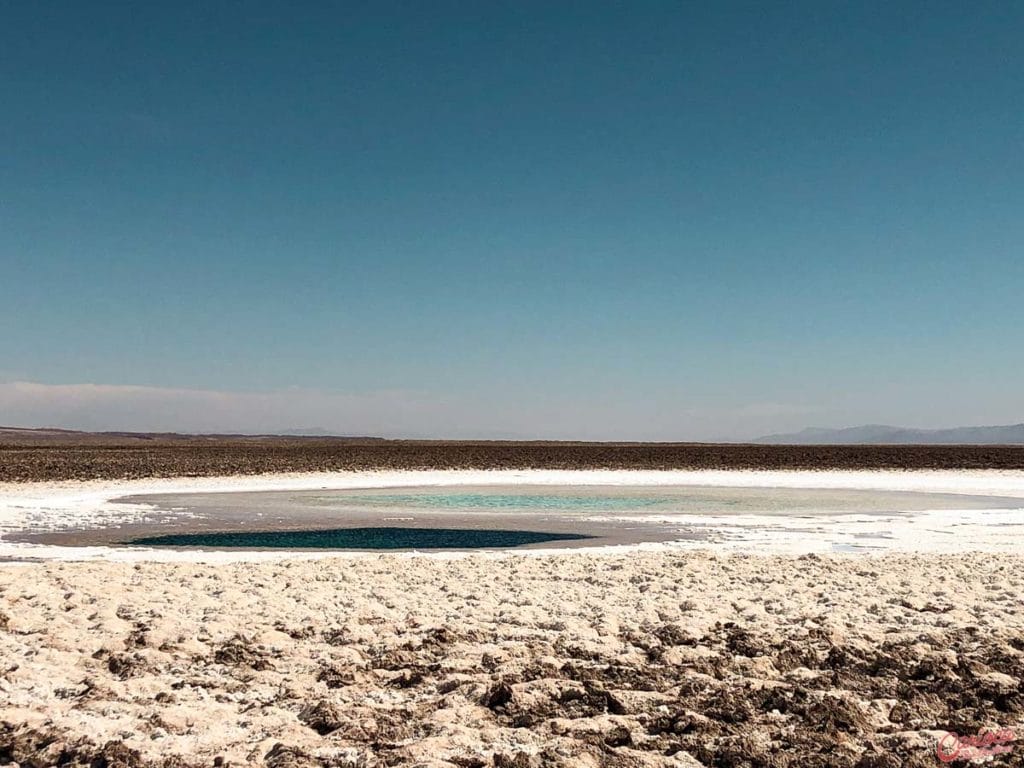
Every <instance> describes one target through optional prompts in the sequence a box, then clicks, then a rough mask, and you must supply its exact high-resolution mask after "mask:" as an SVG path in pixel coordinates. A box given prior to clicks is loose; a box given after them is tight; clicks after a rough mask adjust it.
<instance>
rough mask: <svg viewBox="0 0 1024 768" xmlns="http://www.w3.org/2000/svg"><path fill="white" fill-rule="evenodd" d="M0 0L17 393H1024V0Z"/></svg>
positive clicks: (217, 419)
mask: <svg viewBox="0 0 1024 768" xmlns="http://www.w3.org/2000/svg"><path fill="white" fill-rule="evenodd" d="M306 5H308V6H313V7H304V8H301V9H297V8H296V7H295V6H294V4H285V3H267V2H247V3H229V2H224V3H192V2H178V3H165V4H148V3H147V4H131V3H95V4H83V3H70V2H67V3H60V2H38V3H20V4H5V5H4V6H3V8H2V10H0V19H2V23H0V52H2V53H0V97H2V104H3V108H2V110H0V329H2V334H0V423H8V424H15V423H17V424H23V425H42V424H47V425H50V424H52V425H58V426H68V427H84V428H113V429H182V430H200V431H203V430H222V429H229V430H250V429H251V430H263V429H286V428H291V427H308V426H320V427H324V428H327V429H331V430H334V431H342V432H360V433H375V434H389V435H412V436H453V437H455V436H458V437H467V436H482V437H496V436H519V437H566V438H571V437H585V438H595V439H601V438H608V439H613V438H636V439H717V438H742V437H752V436H756V435H758V434H760V433H763V432H771V431H777V430H786V429H794V428H799V427H802V426H806V425H808V424H816V425H847V424H855V423H864V422H891V423H900V424H907V425H911V426H922V427H928V426H946V425H953V424H961V423H1001V422H1015V421H1022V420H1024V394H1022V393H1024V387H1022V386H1021V379H1022V374H1024V356H1022V354H1021V349H1022V348H1024V343H1022V341H1024V302H1022V301H1021V297H1022V296H1024V215H1022V212H1024V48H1022V47H1021V45H1020V40H1021V39H1022V37H1024V5H1021V4H1020V3H1009V2H1007V3H996V2H981V3H972V4H967V3H952V2H928V3H924V2H921V3H918V2H902V3H880V2H877V3H876V2H865V3H835V2H807V3H777V4H767V5H766V4H758V3H679V2H664V3H658V2H652V3H643V2H641V3H598V2H592V3H551V2H544V3H531V2H525V3H524V2H519V3H507V4H500V3H468V2H467V3H447V2H434V3H397V4H391V3H317V4H306Z"/></svg>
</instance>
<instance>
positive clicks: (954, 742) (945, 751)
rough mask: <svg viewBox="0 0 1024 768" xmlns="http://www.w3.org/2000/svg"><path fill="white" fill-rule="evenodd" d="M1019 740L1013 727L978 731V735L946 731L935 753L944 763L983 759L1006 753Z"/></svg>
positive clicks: (936, 746) (940, 738)
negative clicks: (962, 734)
mask: <svg viewBox="0 0 1024 768" xmlns="http://www.w3.org/2000/svg"><path fill="white" fill-rule="evenodd" d="M1016 740H1017V736H1016V734H1015V733H1014V732H1013V729H1012V728H1002V729H1000V730H997V731H985V730H982V731H978V735H977V736H971V735H968V736H960V735H959V734H956V733H945V734H943V735H942V736H940V737H939V741H938V743H937V744H936V745H935V755H936V756H937V757H938V758H939V760H941V761H942V762H944V763H952V762H954V761H957V760H963V761H971V760H976V761H981V760H987V759H988V758H991V757H995V756H996V755H1005V754H1006V753H1007V752H1009V751H1010V750H1012V749H1013V742H1014V741H1016Z"/></svg>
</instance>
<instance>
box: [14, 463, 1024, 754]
mask: <svg viewBox="0 0 1024 768" xmlns="http://www.w3.org/2000/svg"><path fill="white" fill-rule="evenodd" d="M516 478H520V479H521V480H520V481H521V482H526V481H527V480H528V481H529V482H531V483H534V484H543V483H545V482H550V483H553V484H567V483H570V482H574V481H578V482H581V483H588V484H594V483H596V482H601V481H603V482H609V483H627V482H628V483H629V484H633V485H642V484H645V483H649V484H655V483H659V482H662V483H664V482H666V481H670V482H671V483H673V484H685V483H686V482H691V483H693V484H702V485H713V484H716V483H718V484H747V485H750V486H757V485H759V484H766V483H775V484H777V485H783V484H788V486H787V487H848V488H856V487H861V488H862V487H869V488H880V489H888V490H920V491H941V492H945V493H961V494H969V495H978V494H980V495H985V494H997V495H1000V496H1005V497H1013V498H1020V497H1024V475H1022V473H1019V472H984V471H972V472H955V473H954V472H936V473H921V472H906V473H903V472H894V473H873V472H871V473H845V472H811V473H757V472H750V473H655V472H651V473H647V472H609V473H571V474H570V473H530V472H517V473H477V472H472V473H470V472H467V473H458V474H456V473H449V472H443V473H441V472H439V473H429V474H424V473H372V474H371V473H366V474H358V475H356V474H353V475H321V474H318V475H303V476H270V477H268V476H261V477H247V478H224V479H199V480H195V479H185V478H181V479H168V480H154V481H130V482H117V483H109V482H95V483H91V482H90V483H80V484H75V483H57V484H29V485H23V486H5V487H4V488H3V489H2V492H0V510H2V518H0V519H2V520H3V524H4V526H5V527H6V528H7V529H8V530H13V529H17V528H18V527H20V526H23V525H24V524H26V521H30V520H31V519H33V518H35V517H36V516H48V515H61V516H73V517H75V518H76V519H80V520H84V521H88V520H92V521H96V520H104V519H108V517H109V516H110V515H117V514H123V513H124V512H125V510H124V509H123V508H122V507H120V506H119V505H117V504H112V503H111V501H112V500H113V499H115V498H120V497H122V496H124V495H128V494H140V493H158V492H181V491H182V490H183V489H197V490H204V491H210V490H225V491H227V490H242V489H261V488H262V489H267V490H269V489H289V488H292V489H309V488H319V487H381V486H384V485H395V486H398V485H403V484H405V485H424V484H430V483H435V484H439V485H440V484H445V485H450V484H453V483H458V482H465V483H466V484H473V485H480V484H485V483H487V482H495V483H501V484H508V483H509V482H513V481H514V480H515V479H516ZM346 483H347V484H349V485H348V486H345V485H343V484H346ZM129 513H130V509H129ZM949 524H950V526H955V525H956V521H955V520H950V521H949ZM951 530H953V532H954V533H957V532H958V531H957V530H956V529H955V528H951ZM1000 530H1002V532H1003V536H1002V537H1001V538H1000V537H999V536H996V535H993V536H991V537H989V538H988V539H986V540H985V541H984V542H982V543H987V544H990V545H992V546H993V547H994V548H999V549H1001V551H999V552H996V551H985V550H984V549H979V548H978V547H977V546H976V543H977V541H979V540H980V539H971V538H969V537H966V536H960V535H955V536H954V537H953V538H954V540H955V542H956V544H955V546H956V547H958V549H957V551H945V550H944V551H943V552H935V551H923V552H922V551H906V552H899V551H891V552H888V553H885V554H879V555H875V556H872V557H865V556H860V555H821V554H802V555H795V554H781V553H780V554H771V553H768V554H764V553H759V552H757V551H756V550H757V549H758V547H759V546H760V545H756V546H754V547H751V548H750V550H752V551H730V550H725V549H722V548H720V547H710V548H709V547H704V548H697V549H692V550H685V551H684V550H679V549H673V548H671V547H659V548H657V549H655V550H651V549H649V548H632V549H626V550H617V549H603V550H596V551H594V550H580V551H573V552H558V551H555V552H547V553H537V552H531V553H529V555H525V554H521V553H486V554H460V555H458V556H455V555H451V554H432V555H413V554H387V555H378V554H362V555H350V556H344V557H338V556H321V557H320V558H318V559H312V558H309V557H308V556H303V557H295V556H294V555H293V554H288V553H273V554H272V556H271V555H266V554H263V553H260V554H259V557H258V558H255V559H254V558H253V557H248V558H245V559H243V560H241V561H239V560H237V559H236V560H235V561H232V562H228V561H224V562H212V563H211V562H206V561H208V560H210V559H214V560H217V559H218V558H220V557H221V556H220V555H211V554H209V553H207V554H205V555H196V554H194V553H159V554H158V555H146V556H145V557H142V559H141V560H138V561H136V562H131V561H124V560H122V559H119V558H124V557H127V555H125V554H117V555H116V557H113V558H111V556H110V555H111V553H112V550H106V549H103V550H97V551H89V552H85V553H78V552H74V551H70V552H65V553H64V554H63V559H59V560H50V561H45V562H38V563H29V564H21V565H18V566H17V567H14V566H8V567H0V658H2V659H3V669H2V675H0V755H2V756H3V757H5V759H7V760H9V761H13V762H16V763H18V764H20V765H39V766H42V765H52V764H57V763H61V764H81V765H85V764H93V765H126V766H142V765H145V766H149V765H168V766H170V765H177V766H181V765H197V766H198V765H211V764H213V762H214V761H215V760H218V759H219V763H220V764H228V765H253V766H255V765H269V766H328V765H334V766H364V767H367V768H369V767H372V766H385V765H409V766H414V765H416V766H432V767H434V768H441V767H444V768H452V767H458V768H465V766H495V767H501V766H564V767H565V768H569V767H570V766H572V767H575V766H595V767H596V766H611V767H614V768H618V767H620V766H621V767H622V768H627V767H629V768H639V767H642V766H691V767H692V766H695V765H706V766H713V765H764V766H798V765H799V766H807V765H810V766H815V765H818V766H849V767H851V768H852V767H853V766H858V767H859V768H872V767H877V766H886V767H888V766H900V765H909V766H925V765H927V766H932V765H935V764H936V756H935V749H936V744H937V743H938V740H939V739H940V738H941V737H942V736H943V734H944V733H945V732H946V731H956V732H957V733H959V734H969V733H977V732H978V730H979V729H981V728H990V729H991V728H998V729H1004V730H1005V729H1010V731H1009V732H1012V733H1014V734H1020V733H1022V732H1024V690H1022V687H1021V686H1022V680H1024V604H1022V599H1021V595H1022V594H1024V575H1022V574H1024V551H1022V544H1024V542H1022V540H1021V538H1020V536H1019V535H1018V534H1015V533H1013V531H1014V530H1016V529H1012V528H1001V529H1000ZM950 535H953V534H946V536H947V537H948V536H950ZM908 549H915V548H914V547H913V546H911V545H910V543H908ZM43 554H47V555H49V553H43ZM82 554H84V555H87V556H88V557H89V558H91V559H85V560H81V559H80V555H82ZM250 554H252V553H250ZM157 556H159V557H164V558H175V560H174V561H170V562H152V561H151V560H153V557H157ZM133 557H136V558H139V557H141V556H140V555H138V554H135V555H133ZM1011 747H1012V748H1014V749H1017V750H1021V749H1024V746H1021V745H1018V746H1016V747H1013V745H1012V744H1011ZM1010 754H1011V757H1013V756H1015V754H1014V753H1010ZM1018 757H1019V756H1018ZM1000 759H1006V758H1005V757H1003V758H1000Z"/></svg>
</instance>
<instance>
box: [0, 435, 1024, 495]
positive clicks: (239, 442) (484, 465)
mask: <svg viewBox="0 0 1024 768" xmlns="http://www.w3.org/2000/svg"><path fill="white" fill-rule="evenodd" d="M374 469H381V470H384V469H387V470H411V469H646V470H658V469H666V470H667V469H689V470H698V469H707V470H727V469H732V470H736V469H760V470H783V469H786V470H815V469H849V470H866V469H1024V445H993V446H988V445H986V446H979V445H842V446H826V445H822V446H813V445H809V446H801V445H745V444H702V443H575V442H497V441H495V442H488V441H414V440H379V439H373V438H287V437H239V436H223V437H220V436H213V437H194V436H179V435H145V434H130V435H104V434H89V433H60V432H49V433H45V434H44V435H42V436H40V435H39V434H38V433H30V432H27V431H26V432H15V431H13V430H12V431H9V432H6V434H0V482H26V481H44V480H92V479H119V478H145V477H174V476H192V477H211V476H218V475H255V474H265V473H270V472H318V471H356V470H374Z"/></svg>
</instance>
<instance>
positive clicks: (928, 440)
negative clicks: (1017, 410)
mask: <svg viewBox="0 0 1024 768" xmlns="http://www.w3.org/2000/svg"><path fill="white" fill-rule="evenodd" d="M754 442H755V443H761V444H769V445H1012V444H1024V424H1010V425H1008V426H1002V427H953V428H952V429H910V428H908V427H890V426H887V425H885V424H867V425H865V426H862V427H847V428H845V429H822V428H820V427H810V428H808V429H804V430H801V431H800V432H793V433H790V434H779V435H767V436H765V437H761V438H758V439H757V440H755V441H754Z"/></svg>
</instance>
